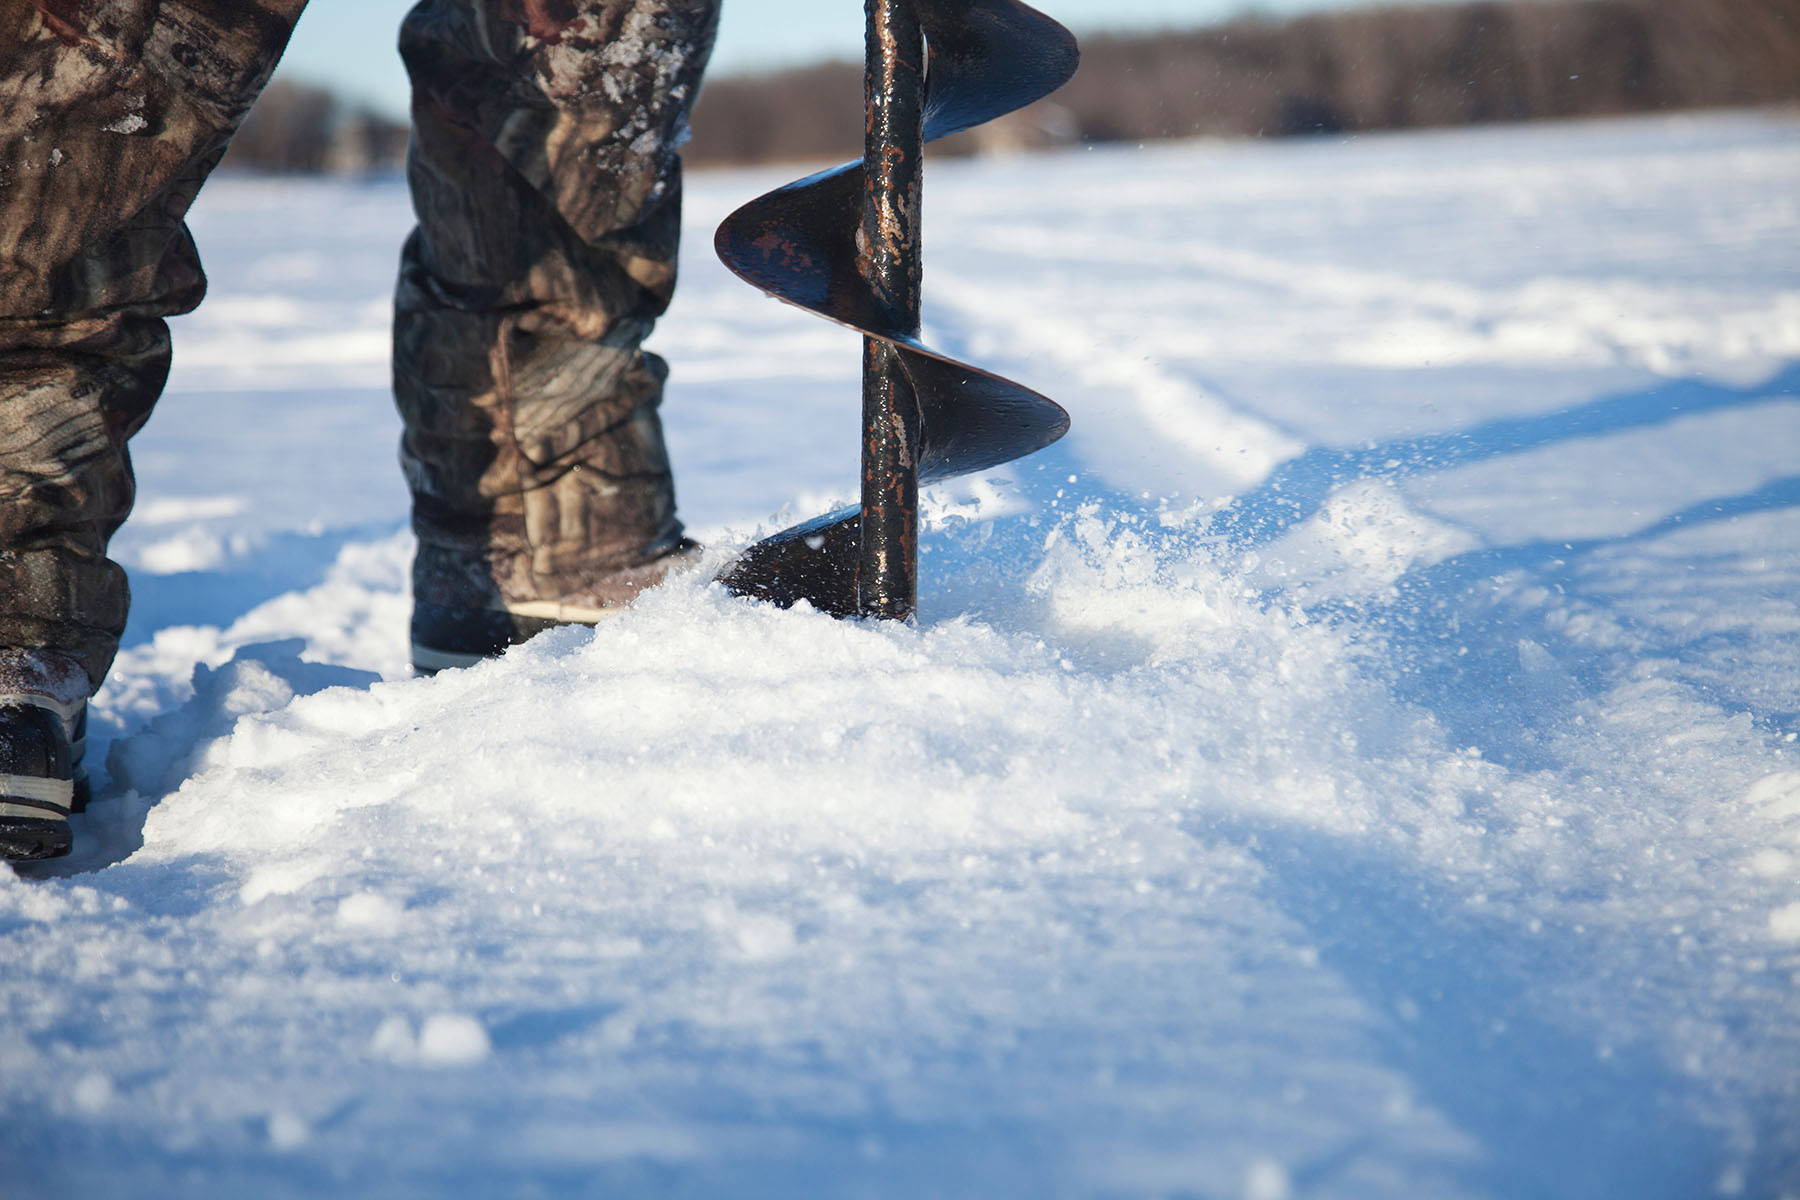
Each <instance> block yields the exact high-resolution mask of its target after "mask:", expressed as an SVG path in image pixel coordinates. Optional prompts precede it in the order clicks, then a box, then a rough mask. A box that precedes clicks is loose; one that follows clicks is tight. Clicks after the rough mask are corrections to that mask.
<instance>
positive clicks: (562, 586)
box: [394, 0, 718, 608]
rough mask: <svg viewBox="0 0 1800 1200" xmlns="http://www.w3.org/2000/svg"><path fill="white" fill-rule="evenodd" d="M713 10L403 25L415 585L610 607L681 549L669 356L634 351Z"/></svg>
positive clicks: (402, 329)
mask: <svg viewBox="0 0 1800 1200" xmlns="http://www.w3.org/2000/svg"><path fill="white" fill-rule="evenodd" d="M717 22H718V2H717V0H424V2H423V3H420V4H419V5H418V6H417V7H415V8H414V9H413V10H412V12H411V14H410V15H409V16H408V17H407V18H406V21H405V23H404V25H403V26H402V29H401V35H400V50H401V56H402V57H403V58H404V59H405V61H406V66H407V70H408V71H409V73H410V74H411V77H412V84H413V141H412V148H411V153H410V156H409V160H408V176H409V178H410V181H411V184H412V193H413V205H414V208H415V210H416V212H417V214H418V228H417V229H416V230H415V231H414V233H413V235H412V237H411V238H410V239H409V240H408V241H407V244H406V248H405V251H404V253H403V255H402V261H401V270H400V281H399V286H398V289H397V292H396V298H395V321H394V393H395V399H396V402H397V403H398V405H399V408H400V413H401V416H402V418H403V419H404V422H405V435H404V438H403V441H402V445H401V460H402V463H403V465H404V467H405V470H406V475H407V481H408V483H409V484H410V486H411V488H412V493H413V526H414V530H415V532H416V533H417V535H418V538H419V550H418V555H417V557H416V558H415V560H414V567H413V583H414V592H415V596H416V597H418V598H419V599H420V600H422V601H427V602H430V603H433V604H437V605H443V606H447V607H451V608H493V607H498V606H501V605H503V604H506V603H520V602H529V601H552V602H566V603H572V604H584V605H585V604H601V605H605V604H609V603H616V602H619V601H620V600H622V599H625V598H628V597H629V595H630V593H631V592H632V591H633V590H634V589H635V587H636V586H638V585H639V583H641V580H642V578H643V572H641V571H640V572H635V573H634V572H633V571H632V570H631V568H633V567H638V566H642V565H643V564H646V563H650V562H653V561H654V560H656V559H658V558H660V557H661V556H663V555H665V554H667V553H668V552H669V551H670V550H671V549H673V548H674V547H676V546H677V545H678V544H680V540H681V525H680V523H679V522H678V521H677V520H676V517H675V494H674V485H673V480H672V478H671V475H670V471H669V461H668V456H667V453H666V452H665V450H664V448H663V437H662V425H661V421H660V418H659V417H658V415H657V408H658V405H659V404H660V402H661V397H662V386H663V380H664V377H665V375H666V368H665V366H664V364H663V362H662V360H661V359H659V358H658V357H656V356H655V355H653V354H647V353H644V352H643V351H642V350H641V349H640V348H639V347H640V344H641V343H642V341H643V340H644V338H645V336H646V335H647V334H648V333H649V332H650V329H651V327H652V325H653V324H654V322H655V320H656V318H657V317H658V316H660V315H661V314H662V312H663V311H664V309H665V308H666V307H667V306H668V303H669V297H670V294H671V293H672V292H673V290H674V286H675V252H676V245H677V241H678V238H679V234H680V218H681V180H680V170H681V165H680V158H679V156H678V154H677V147H678V145H679V144H680V142H681V141H682V139H683V135H684V133H685V131H686V127H687V115H688V111H689V109H690V108H691V107H692V104H693V101H694V97H695V94H696V93H697V92H698V90H699V86H700V76H701V72H702V70H703V69H704V67H705V63H706V58H707V56H708V54H709V53H710V52H711V49H712V41H713V34H714V30H715V28H716V25H717Z"/></svg>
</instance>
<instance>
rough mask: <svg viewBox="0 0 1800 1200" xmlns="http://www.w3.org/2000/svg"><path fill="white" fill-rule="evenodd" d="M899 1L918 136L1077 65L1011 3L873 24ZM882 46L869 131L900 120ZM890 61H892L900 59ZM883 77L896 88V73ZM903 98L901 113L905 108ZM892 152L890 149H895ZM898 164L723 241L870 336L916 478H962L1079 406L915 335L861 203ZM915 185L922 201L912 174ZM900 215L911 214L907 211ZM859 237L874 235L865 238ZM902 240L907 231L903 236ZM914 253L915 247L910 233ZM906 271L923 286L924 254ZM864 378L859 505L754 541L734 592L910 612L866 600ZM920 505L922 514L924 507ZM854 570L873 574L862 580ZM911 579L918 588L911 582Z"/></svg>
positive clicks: (760, 271)
mask: <svg viewBox="0 0 1800 1200" xmlns="http://www.w3.org/2000/svg"><path fill="white" fill-rule="evenodd" d="M895 5H906V6H908V7H907V9H906V10H905V11H904V12H902V13H901V16H902V17H903V18H904V20H905V21H907V22H910V21H914V20H916V22H917V26H919V27H922V28H923V31H924V38H925V47H926V56H927V62H928V66H927V69H926V74H925V90H924V95H923V106H922V112H921V113H919V114H917V116H916V117H915V119H916V120H917V121H918V124H919V126H920V127H919V128H916V129H915V130H914V131H913V134H914V136H915V137H920V138H922V140H923V141H933V140H936V139H938V138H942V137H947V136H949V135H950V134H953V133H957V132H960V131H962V130H965V129H969V128H972V127H974V126H976V125H980V124H984V123H985V122H987V121H991V120H993V119H994V118H995V117H999V116H1002V115H1004V114H1006V113H1009V112H1012V111H1014V110H1016V109H1019V108H1023V107H1024V106H1025V105H1028V104H1030V103H1032V102H1033V101H1035V100H1038V99H1041V98H1042V97H1044V96H1047V95H1049V94H1050V93H1051V92H1053V91H1055V90H1056V89H1057V88H1058V87H1060V86H1062V84H1063V83H1065V82H1066V81H1067V80H1068V78H1069V77H1070V76H1071V75H1073V74H1074V72H1075V66H1076V63H1077V61H1078V56H1077V51H1076V47H1075V39H1074V37H1073V36H1072V35H1071V34H1070V33H1069V32H1068V30H1066V29H1064V28H1063V27H1062V26H1061V25H1059V24H1057V23H1056V22H1055V21H1053V20H1051V19H1050V18H1049V17H1047V16H1045V15H1044V14H1042V13H1040V12H1038V11H1036V10H1035V9H1032V8H1029V7H1027V6H1026V5H1024V4H1020V3H1017V2H1016V0H870V12H871V20H872V21H874V20H876V19H877V9H878V8H891V7H892V6H895ZM873 28H874V26H873V25H872V29H873ZM876 41H877V39H876V37H875V36H874V34H873V33H872V35H871V65H870V80H871V93H870V101H869V103H870V113H871V129H872V131H873V130H874V128H875V125H876V122H877V118H878V117H881V118H883V119H886V118H887V117H889V116H890V115H891V114H889V113H888V112H887V111H886V110H885V109H884V108H883V101H884V100H891V98H890V97H883V96H882V95H880V94H879V93H878V92H877V91H875V90H874V85H875V82H876V81H877V79H878V69H877V62H876ZM889 49H890V52H891V48H889ZM886 65H887V67H889V68H891V67H892V65H893V60H892V59H891V57H890V58H889V59H888V60H887V63H886ZM901 75H902V78H903V77H904V72H902V73H901ZM881 78H882V81H883V82H884V83H885V84H886V85H888V86H892V82H893V75H892V74H891V71H890V74H889V75H887V76H885V77H881ZM900 108H901V111H904V105H901V106H900ZM871 137H872V138H873V137H874V134H873V132H872V134H871ZM901 145H902V146H904V145H905V143H904V142H902V143H901ZM884 149H885V150H886V152H887V153H889V154H893V153H894V151H893V150H892V148H891V147H886V148H884ZM882 152H883V151H882V149H878V148H877V143H876V142H875V141H873V140H872V141H871V148H870V153H869V157H870V158H871V160H873V161H877V162H883V160H881V159H880V158H877V157H876V156H877V155H878V154H880V153H882ZM915 169H916V168H915ZM889 174H890V172H889V170H888V169H887V166H886V163H885V162H883V165H882V167H880V168H878V170H877V171H876V172H875V174H874V177H873V183H874V184H875V189H874V191H873V193H872V192H871V188H870V184H871V177H870V176H869V174H868V173H867V172H865V170H864V163H863V161H860V160H859V161H857V162H853V163H846V164H844V165H843V166H840V167H836V168H833V169H831V170H828V171H823V172H820V173H819V174H817V175H813V176H811V177H809V178H807V179H802V180H799V181H797V182H795V183H792V184H789V185H787V186H786V187H782V188H778V189H776V190H775V191H773V192H770V193H767V194H766V195H763V196H759V197H757V198H756V199H754V200H751V201H750V202H749V203H747V204H745V205H744V206H743V207H741V208H739V209H738V210H737V211H736V212H734V213H732V214H731V216H729V217H727V218H726V219H725V221H724V223H723V224H721V225H720V226H719V230H718V233H717V235H716V237H715V239H714V245H715V248H716V249H717V251H718V254H719V257H720V258H721V259H722V260H723V261H724V263H725V265H726V266H727V267H729V268H730V269H731V270H732V271H734V272H735V273H736V274H738V275H739V276H740V277H742V278H743V279H744V280H746V281H747V282H749V283H751V284H753V285H754V286H756V287H758V288H760V289H762V290H763V291H764V292H767V293H768V294H770V295H772V296H775V297H777V298H778V299H781V300H785V301H787V302H788V303H790V304H794V305H797V306H798V307H801V308H804V309H807V310H808V311H810V312H813V313H816V314H818V315H819V316H822V317H825V318H826V319H828V320H832V321H836V322H838V323H839V324H842V325H846V326H849V327H850V328H852V329H856V330H858V331H859V332H861V333H862V334H863V335H864V337H865V339H868V343H867V344H869V345H871V346H872V349H871V351H870V352H869V354H868V361H869V362H870V363H871V364H873V365H871V366H870V367H869V368H868V370H869V372H871V373H878V372H881V371H888V372H890V373H891V377H890V378H889V379H888V380H887V381H886V385H887V389H888V390H890V391H891V392H892V393H893V394H894V396H895V397H898V400H897V401H895V402H897V403H898V404H900V405H901V406H902V407H901V412H902V415H904V416H905V417H906V418H908V419H907V420H905V421H900V420H897V419H896V420H894V421H893V423H895V424H906V425H909V426H910V427H911V428H910V429H909V431H908V432H907V433H906V435H905V437H904V438H903V441H905V442H906V444H905V445H904V446H902V447H901V448H900V449H899V450H898V452H897V454H898V458H899V459H900V460H903V461H904V463H905V469H906V471H907V472H908V473H909V474H910V475H911V476H912V478H911V479H910V480H909V482H911V483H916V484H929V483H934V482H938V481H941V480H945V479H952V478H955V477H957V476H959V475H966V474H969V473H971V472H975V471H982V470H987V469H989V468H991V467H995V466H999V465H1000V464H1002V463H1007V462H1011V461H1012V460H1014V459H1017V458H1022V457H1024V456H1025V455H1027V454H1031V453H1033V452H1034V451H1037V450H1041V449H1043V448H1044V447H1045V446H1048V445H1049V444H1050V443H1052V442H1054V441H1056V440H1057V439H1058V438H1060V437H1061V436H1062V435H1063V434H1064V433H1065V432H1066V431H1067V430H1068V426H1069V417H1068V414H1067V413H1066V412H1065V411H1064V410H1063V409H1062V407H1061V406H1060V405H1058V404H1056V403H1055V402H1054V401H1052V400H1049V399H1048V398H1046V397H1044V396H1042V395H1039V394H1038V393H1037V392H1035V391H1032V390H1031V389H1030V388H1027V387H1024V386H1022V385H1020V384H1017V383H1014V382H1012V381H1011V380H1008V379H1004V378H1002V377H1000V376H998V375H995V374H993V373H992V372H989V371H984V370H982V369H980V368H979V367H975V366H972V365H970V364H968V363H963V362H960V361H958V360H956V359H954V358H951V357H949V356H948V355H945V354H943V353H941V352H939V351H937V350H934V349H932V348H930V347H928V346H926V345H924V344H923V343H922V342H920V341H919V338H918V317H917V299H916V295H914V296H913V297H911V303H910V311H908V305H906V304H904V303H901V304H896V302H895V296H894V293H893V290H892V288H891V287H890V286H888V285H889V283H890V278H889V276H884V275H883V273H882V272H883V269H884V267H883V264H882V263H880V262H879V261H872V260H878V259H879V258H880V255H881V247H879V246H875V247H872V246H871V242H874V241H876V240H877V239H876V238H875V237H873V236H872V235H871V234H870V231H869V229H866V228H865V221H867V220H869V217H868V213H867V211H866V208H865V206H866V205H870V204H879V203H881V201H882V200H883V199H884V197H883V195H882V189H883V188H885V187H889V186H892V183H891V180H890V179H889ZM913 186H914V189H915V191H914V193H913V198H914V199H915V200H916V186H917V185H916V175H915V176H914V179H913ZM916 207H917V206H916V203H914V204H913V205H912V209H913V210H915V211H911V212H910V213H908V214H907V215H908V220H909V221H911V222H912V223H913V224H912V230H913V231H914V232H915V233H916V220H917V213H916ZM899 211H902V212H906V206H905V205H904V204H903V205H900V206H899ZM859 232H861V233H863V235H864V236H863V237H862V238H861V239H860V241H861V243H862V244H861V245H859V236H858V235H859ZM906 240H907V238H906V237H904V236H898V235H897V241H898V243H899V244H901V245H903V246H904V244H905V242H906ZM910 253H912V254H914V255H916V254H917V246H916V237H915V238H913V244H912V246H911V247H910ZM911 266H912V273H913V275H914V283H915V284H916V276H917V263H916V258H915V259H914V261H913V262H912V264H911ZM883 350H885V351H886V352H887V353H885V354H884V353H883ZM874 378H875V381H876V384H877V385H879V384H882V383H883V380H882V379H881V378H880V376H879V375H878V374H875V375H874ZM870 386H871V385H869V384H866V385H865V401H866V402H865V440H866V442H867V443H868V444H867V445H865V455H864V475H865V481H864V501H865V503H864V505H853V506H850V507H848V508H844V509H840V510H838V511H836V512H833V513H827V514H825V515H824V516H821V517H816V518H814V519H813V520H810V521H806V522H804V523H802V524H800V525H796V526H794V527H793V528H791V529H787V530H784V531H783V532H781V533H779V534H776V535H775V536H774V537H771V538H768V539H766V540H764V541H762V542H759V543H757V544H756V545H754V546H752V547H750V548H749V549H748V550H746V551H745V552H744V553H743V554H742V555H740V556H739V557H738V558H737V559H736V560H735V561H734V562H733V563H731V564H730V565H729V566H728V567H727V568H726V570H725V571H724V573H723V574H722V576H721V580H722V582H724V584H725V585H726V586H727V587H728V588H730V589H731V590H732V591H734V592H737V593H738V594H740V595H747V596H753V597H757V598H760V599H765V600H769V601H773V602H775V603H777V604H781V605H791V604H794V603H797V602H799V601H801V600H805V601H808V602H809V603H811V604H812V605H813V606H814V607H816V608H818V609H821V610H823V611H825V612H828V613H831V614H833V615H834V616H856V615H865V614H871V615H900V616H904V615H909V614H910V612H911V596H910V594H908V595H906V596H904V597H903V598H902V599H901V602H900V603H898V604H893V605H888V606H886V607H885V608H884V607H882V606H880V605H877V604H873V603H872V602H871V600H870V592H871V588H870V581H869V579H868V578H867V573H868V571H869V569H870V568H869V567H867V566H866V565H865V562H864V560H865V558H866V557H867V556H868V548H867V547H865V545H864V537H863V531H862V525H863V509H864V507H865V505H867V504H868V503H870V502H871V501H870V497H871V488H872V486H873V485H872V484H871V482H870V449H869V446H870V445H873V444H874V439H875V438H876V437H877V436H880V435H882V430H881V429H879V428H875V427H874V426H875V425H876V424H877V423H878V422H879V421H880V420H881V419H882V418H881V417H880V416H879V413H878V411H877V410H871V409H870V408H869V407H868V404H867V397H868V394H869V391H870ZM878 390H879V388H878ZM893 416H894V414H891V413H890V414H889V419H892V418H893ZM891 449H892V448H891V447H890V450H891ZM889 457H890V458H892V457H894V455H893V454H892V453H890V456H889ZM871 511H872V512H875V513H876V517H875V522H874V523H872V525H871V530H872V532H871V538H872V539H873V538H876V537H880V536H885V532H884V531H883V530H882V529H880V528H878V526H879V525H881V523H883V522H887V521H889V514H888V513H886V512H883V511H881V510H880V509H879V508H877V509H872V510H871ZM911 516H912V519H914V520H916V514H911ZM859 571H860V572H862V573H863V576H864V577H863V580H862V586H861V588H860V589H859V584H858V579H859ZM904 584H905V586H906V587H908V588H909V589H910V579H906V580H905V581H904Z"/></svg>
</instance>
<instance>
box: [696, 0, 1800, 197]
mask: <svg viewBox="0 0 1800 1200" xmlns="http://www.w3.org/2000/svg"><path fill="white" fill-rule="evenodd" d="M1046 7H1048V8H1051V9H1053V8H1054V5H1050V4H1046ZM861 94H862V76H861V70H860V68H859V67H857V66H855V65H851V64H837V65H827V66H817V67H809V68H806V69H804V70H798V71H784V72H780V73H778V74H771V75H765V76H760V77H754V78H741V79H722V80H719V81H717V82H714V83H711V84H709V85H708V86H707V89H706V91H705V92H703V93H702V95H701V100H700V105H699V110H698V111H697V112H696V113H695V116H694V140H693V142H692V144H691V145H690V146H689V147H688V151H687V154H688V158H689V160H690V161H694V162H731V163H755V162H764V161H770V160H783V159H812V158H844V157H854V156H856V155H857V154H859V153H861V146H862V114H861ZM1795 99H1800V0H1480V2H1475V3H1465V4H1453V5H1417V4H1416V5H1407V6H1399V7H1394V8H1377V9H1358V10H1352V11H1347V12H1332V13H1318V14H1314V15H1310V16H1304V17H1296V18H1292V19H1289V20H1271V19H1264V18H1257V17H1243V18H1239V19H1237V20H1234V21H1231V22H1228V23H1226V24H1222V25H1217V26H1213V27H1210V28H1206V29H1197V30H1191V31H1172V32H1166V33H1156V34H1150V35H1134V36H1129V37H1123V36H1115V37H1086V38H1083V39H1082V64H1081V70H1080V71H1079V72H1078V73H1077V74H1076V76H1075V78H1074V79H1073V80H1071V81H1070V82H1069V84H1068V86H1066V87H1065V88H1063V89H1062V90H1061V91H1059V92H1058V93H1056V95H1054V96H1052V97H1050V98H1049V99H1048V100H1045V101H1042V102H1040V103H1039V104H1037V105H1034V106H1032V107H1031V108H1029V109H1026V110H1024V111H1023V112H1020V113H1017V114H1014V115H1012V116H1010V117H1007V118H1003V119H1002V120H1001V121H997V122H995V123H994V124H993V125H990V126H986V127H984V128H982V129H980V130H974V131H971V132H970V133H968V134H965V135H962V137H961V138H960V139H958V142H957V144H955V145H952V146H947V147H946V149H949V150H952V151H962V152H969V151H977V150H983V149H1010V148H1016V147H1027V146H1032V145H1044V144H1055V143H1066V142H1109V141H1144V140H1150V139H1154V138H1175V137H1197V136H1203V135H1210V136H1236V137H1266V136H1283V135H1292V134H1307V133H1337V132H1347V131H1353V130H1373V129H1405V128H1413V127H1418V126H1428V125H1465V124H1474V123H1481V122H1493V121H1527V120H1538V119H1544V118H1556V117H1587V116H1602V115H1611V114H1617V113H1642V112H1657V111H1664V110H1672V109H1683V108H1701V107H1719V106H1734V105H1757V104H1772V103H1780V102H1784V101H1792V100H1795Z"/></svg>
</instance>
